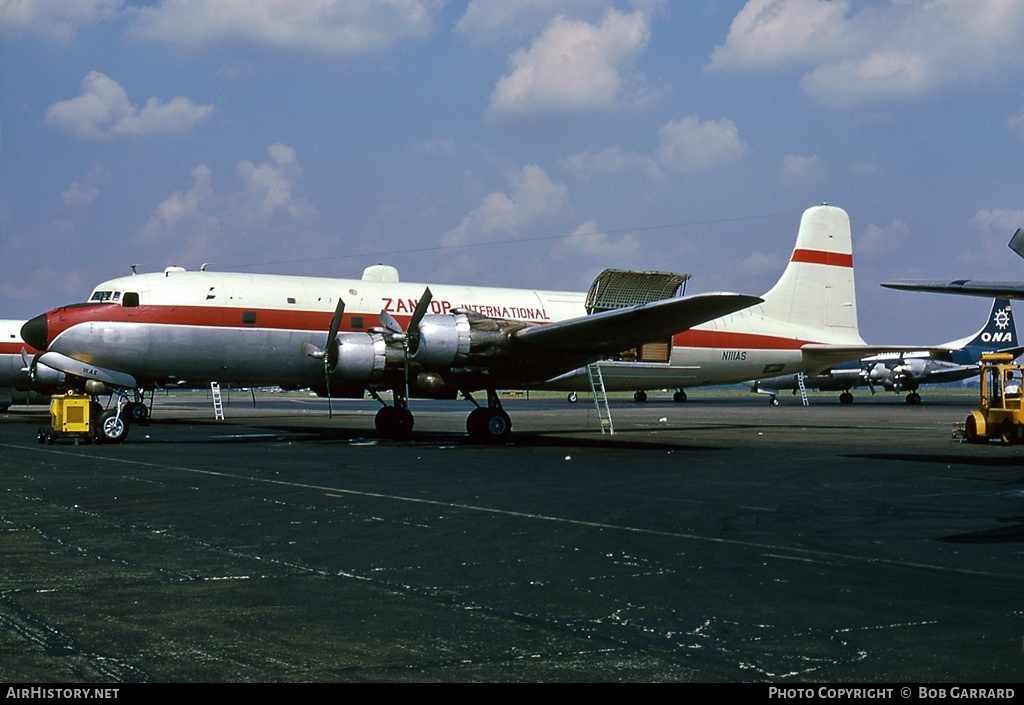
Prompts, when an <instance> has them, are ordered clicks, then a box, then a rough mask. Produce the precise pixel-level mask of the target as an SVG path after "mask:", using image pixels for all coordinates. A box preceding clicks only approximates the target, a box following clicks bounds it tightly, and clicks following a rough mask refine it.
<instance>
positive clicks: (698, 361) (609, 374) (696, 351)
mask: <svg viewBox="0 0 1024 705" xmlns="http://www.w3.org/2000/svg"><path fill="white" fill-rule="evenodd" d="M801 361H802V355H801V353H800V351H799V350H723V349H720V348H682V347H677V348H674V349H673V350H672V361H671V362H670V363H667V364H666V363H637V362H619V361H605V362H601V363H600V365H601V376H602V378H603V379H604V385H605V389H606V390H608V391H610V392H614V391H620V392H621V391H636V390H638V389H659V388H682V387H699V386H705V385H712V384H738V383H742V382H745V381H747V380H751V379H758V378H760V377H764V376H765V375H766V374H773V375H777V374H779V373H781V372H786V371H791V370H798V369H799V367H800V364H801ZM538 386H539V387H541V388H547V389H561V390H575V391H589V390H590V381H589V378H588V376H587V374H586V371H585V370H584V369H581V370H577V371H575V372H573V373H569V374H567V375H562V376H561V377H558V378H556V379H554V380H550V381H549V382H546V383H544V384H543V385H538Z"/></svg>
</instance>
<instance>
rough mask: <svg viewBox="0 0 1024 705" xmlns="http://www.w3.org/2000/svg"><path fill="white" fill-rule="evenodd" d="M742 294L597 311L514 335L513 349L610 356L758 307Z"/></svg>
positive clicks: (757, 301) (713, 295)
mask: <svg viewBox="0 0 1024 705" xmlns="http://www.w3.org/2000/svg"><path fill="white" fill-rule="evenodd" d="M761 301H762V299H760V298H759V297H757V296H746V295H743V294H698V295H695V296H686V297H683V298H678V299H663V300H661V301H654V302H652V303H648V304H639V305H637V306H629V307H626V308H619V309H613V310H611V311H602V312H601V313H595V314H592V315H589V316H582V317H580V318H573V319H571V320H568V321H561V322H558V323H548V324H545V325H542V326H534V327H531V328H523V329H521V330H519V331H516V332H515V333H514V334H513V335H514V338H513V340H514V341H515V343H516V344H517V345H526V346H535V347H537V348H549V349H553V350H562V351H566V352H571V353H573V354H579V353H583V354H595V355H596V354H609V355H614V354H616V353H620V352H622V351H623V350H628V349H630V348H634V347H636V346H638V345H643V344H644V343H650V342H651V341H654V340H659V339H663V338H664V339H667V338H669V337H671V336H672V335H674V334H676V333H679V332H680V331H684V330H686V329H688V328H692V327H693V326H696V325H699V324H701V323H706V322H707V321H710V320H713V319H715V318H719V317H721V316H725V315H727V314H730V313H734V312H736V311H739V310H741V309H744V308H748V307H749V306H753V305H754V304H758V303H761Z"/></svg>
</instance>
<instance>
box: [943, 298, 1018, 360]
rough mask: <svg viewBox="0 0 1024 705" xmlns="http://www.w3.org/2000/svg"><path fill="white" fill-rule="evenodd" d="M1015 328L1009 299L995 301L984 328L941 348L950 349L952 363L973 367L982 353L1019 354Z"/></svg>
mask: <svg viewBox="0 0 1024 705" xmlns="http://www.w3.org/2000/svg"><path fill="white" fill-rule="evenodd" d="M1018 345H1019V343H1018V341H1017V328H1016V326H1015V325H1014V322H1013V308H1012V307H1011V306H1010V301H1009V299H995V300H994V301H993V302H992V311H991V312H990V313H989V315H988V321H987V322H986V323H985V326H984V327H983V328H982V329H981V330H979V331H978V332H977V333H975V334H974V336H973V337H971V338H964V339H963V340H958V341H952V342H950V343H946V345H944V346H943V347H947V346H948V347H949V348H951V349H952V350H951V352H952V358H953V362H956V363H958V364H961V365H974V364H977V362H978V361H979V360H980V359H981V354H982V353H983V352H993V351H996V350H1006V351H1009V352H1014V353H1019V352H1020V351H1021V350H1024V348H1020V347H1018Z"/></svg>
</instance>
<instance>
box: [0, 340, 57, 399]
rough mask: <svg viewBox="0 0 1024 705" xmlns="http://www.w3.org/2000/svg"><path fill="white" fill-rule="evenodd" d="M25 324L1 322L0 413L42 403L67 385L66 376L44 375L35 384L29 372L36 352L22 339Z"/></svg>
mask: <svg viewBox="0 0 1024 705" xmlns="http://www.w3.org/2000/svg"><path fill="white" fill-rule="evenodd" d="M24 323H25V322H24V321H16V320H15V321H12V320H0V411H7V409H9V408H10V406H11V404H43V403H45V402H46V400H47V399H48V398H49V396H50V393H51V392H52V391H54V390H55V389H56V388H57V387H58V386H60V385H62V384H64V375H63V374H60V373H57V372H53V373H52V375H50V376H49V377H47V376H46V374H45V373H41V376H40V379H38V380H36V381H33V380H32V378H31V375H30V372H29V368H30V366H31V361H32V357H33V356H34V355H35V352H36V351H35V350H33V349H31V348H29V347H28V346H27V345H26V344H25V341H23V340H22V339H21V332H20V331H21V327H22V325H24Z"/></svg>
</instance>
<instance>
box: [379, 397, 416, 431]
mask: <svg viewBox="0 0 1024 705" xmlns="http://www.w3.org/2000/svg"><path fill="white" fill-rule="evenodd" d="M370 394H371V396H373V398H374V399H376V400H377V401H379V402H380V403H381V408H380V410H378V411H377V415H376V416H375V417H374V419H373V425H374V427H375V428H376V429H377V433H379V434H380V435H382V436H384V437H385V438H393V439H395V440H405V439H406V438H408V437H409V436H410V435H411V434H412V427H413V423H414V418H413V415H412V412H411V411H409V400H408V399H407V398H406V397H405V395H403V394H399V393H398V392H395V393H394V395H395V403H394V404H393V405H392V406H388V405H387V403H386V402H385V401H384V400H383V399H381V398H380V395H379V394H377V392H370Z"/></svg>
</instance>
